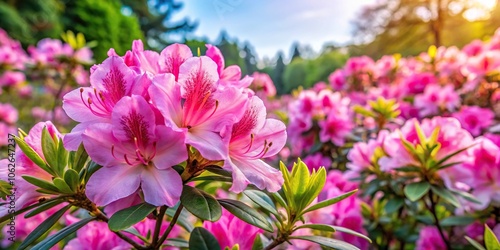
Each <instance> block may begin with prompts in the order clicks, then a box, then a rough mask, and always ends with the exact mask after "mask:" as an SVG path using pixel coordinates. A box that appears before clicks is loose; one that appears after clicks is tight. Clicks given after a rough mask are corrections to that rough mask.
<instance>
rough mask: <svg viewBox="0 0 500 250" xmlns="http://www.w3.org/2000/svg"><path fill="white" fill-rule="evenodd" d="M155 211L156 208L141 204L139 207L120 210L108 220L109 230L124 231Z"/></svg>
mask: <svg viewBox="0 0 500 250" xmlns="http://www.w3.org/2000/svg"><path fill="white" fill-rule="evenodd" d="M155 209H156V206H153V205H151V204H148V203H141V204H139V205H135V206H132V207H129V208H125V209H123V210H120V211H118V212H116V213H114V214H113V216H111V218H109V222H108V226H109V229H111V231H120V230H125V229H127V228H129V227H131V226H133V225H135V224H137V223H138V222H140V221H141V220H143V219H144V218H146V216H148V215H149V214H150V213H152V212H153V211H154V210H155Z"/></svg>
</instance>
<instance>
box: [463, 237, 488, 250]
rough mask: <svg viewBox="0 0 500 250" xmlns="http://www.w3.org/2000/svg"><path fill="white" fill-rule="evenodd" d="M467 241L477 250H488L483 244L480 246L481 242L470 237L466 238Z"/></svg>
mask: <svg viewBox="0 0 500 250" xmlns="http://www.w3.org/2000/svg"><path fill="white" fill-rule="evenodd" d="M465 239H466V240H467V241H468V242H469V243H470V244H471V245H472V246H473V247H475V248H476V249H477V250H486V248H484V247H483V246H481V244H479V242H477V241H475V240H473V239H471V238H470V237H469V236H465Z"/></svg>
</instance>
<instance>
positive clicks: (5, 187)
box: [0, 180, 12, 200]
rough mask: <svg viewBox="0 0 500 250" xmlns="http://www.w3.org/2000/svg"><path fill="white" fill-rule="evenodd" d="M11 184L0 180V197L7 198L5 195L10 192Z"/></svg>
mask: <svg viewBox="0 0 500 250" xmlns="http://www.w3.org/2000/svg"><path fill="white" fill-rule="evenodd" d="M11 190H12V186H11V185H10V183H9V182H7V181H4V180H0V198H1V199H2V200H7V195H10V194H11V193H12V191H11Z"/></svg>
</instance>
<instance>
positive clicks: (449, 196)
mask: <svg viewBox="0 0 500 250" xmlns="http://www.w3.org/2000/svg"><path fill="white" fill-rule="evenodd" d="M431 189H432V192H434V193H435V194H436V195H437V196H439V197H441V198H443V199H444V200H445V201H447V202H449V203H450V204H452V205H453V206H455V207H460V202H459V201H458V199H457V197H455V195H453V193H452V192H451V191H450V190H448V189H446V188H444V187H438V186H434V185H433V186H431Z"/></svg>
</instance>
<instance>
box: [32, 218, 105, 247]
mask: <svg viewBox="0 0 500 250" xmlns="http://www.w3.org/2000/svg"><path fill="white" fill-rule="evenodd" d="M95 219H96V218H93V217H90V218H85V219H82V220H80V221H78V222H76V223H73V224H71V225H70V226H67V227H65V228H63V229H61V230H60V231H58V232H57V233H55V234H53V235H50V236H48V237H47V238H45V240H43V241H41V242H40V243H38V244H36V246H34V247H33V248H31V250H46V249H50V248H51V247H53V246H54V245H55V244H57V243H58V242H59V241H61V240H63V239H64V238H66V237H67V236H68V235H70V234H72V233H74V232H76V231H77V230H78V229H80V228H82V227H83V226H85V225H86V224H87V223H89V222H91V221H93V220H95Z"/></svg>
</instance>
